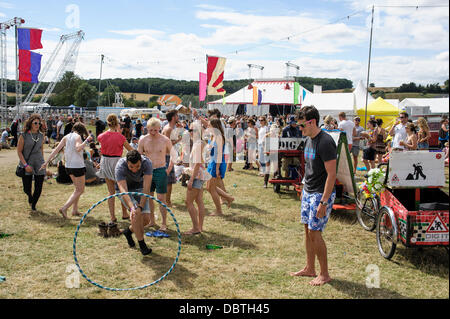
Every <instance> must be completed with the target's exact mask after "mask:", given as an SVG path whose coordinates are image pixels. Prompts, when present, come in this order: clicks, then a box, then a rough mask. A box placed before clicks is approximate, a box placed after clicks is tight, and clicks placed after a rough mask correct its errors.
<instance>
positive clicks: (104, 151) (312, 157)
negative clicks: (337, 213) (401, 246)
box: [2, 107, 448, 285]
mask: <svg viewBox="0 0 450 319" xmlns="http://www.w3.org/2000/svg"><path fill="white" fill-rule="evenodd" d="M320 122H322V123H321V124H320ZM360 123H361V119H360V118H359V117H355V118H354V119H353V120H349V119H347V116H346V114H345V113H344V112H341V113H340V114H339V116H338V120H336V119H334V118H333V117H331V116H329V115H327V116H325V117H324V118H323V119H322V121H320V118H319V112H318V111H317V110H316V109H315V108H314V107H305V108H302V110H301V111H300V112H299V113H297V114H288V115H287V116H282V115H279V116H271V115H267V116H247V115H236V116H224V115H222V114H221V113H220V111H219V110H217V109H214V110H210V111H208V116H200V115H199V114H198V113H197V112H196V111H195V110H192V119H191V120H189V121H187V120H186V121H182V120H180V117H179V114H178V112H177V111H176V110H171V111H169V112H167V114H166V119H165V121H161V120H159V119H158V118H153V117H152V118H146V119H142V120H141V119H138V120H132V119H131V118H130V117H129V116H126V117H125V118H123V119H120V118H119V117H118V116H117V115H116V114H110V115H108V117H107V119H106V123H104V122H103V121H101V120H100V119H98V118H97V119H96V120H95V123H94V125H95V135H94V134H93V133H92V132H91V131H88V129H87V128H86V125H85V124H84V121H83V118H82V117H81V116H79V115H77V114H75V115H74V116H73V117H72V116H71V117H68V118H67V119H64V118H63V117H52V116H48V117H47V118H46V119H44V118H42V117H41V115H39V114H32V115H31V116H29V117H28V118H27V119H26V120H25V121H24V124H23V131H22V133H20V131H21V130H20V127H21V123H20V122H19V121H15V122H14V123H13V125H11V128H8V129H7V130H4V132H2V144H3V143H7V144H8V146H10V147H14V144H15V143H17V154H18V157H19V166H20V167H22V168H23V169H24V170H25V176H24V177H22V182H23V191H24V193H25V194H26V195H27V196H28V202H29V204H30V207H31V209H32V210H36V205H37V203H38V201H39V198H40V195H41V193H42V190H43V184H44V181H45V179H46V178H48V177H49V176H53V175H54V174H53V173H51V172H49V170H48V167H49V166H50V165H52V164H53V165H57V167H58V173H57V174H56V175H57V181H58V182H61V183H70V184H73V192H72V193H71V194H70V196H69V197H68V199H67V200H66V202H65V203H64V205H63V206H62V207H60V208H59V213H60V214H61V216H62V217H63V218H68V212H69V209H71V211H70V213H71V215H72V216H81V213H80V212H79V211H78V207H79V201H80V198H81V196H82V194H83V193H84V191H85V187H86V185H97V184H99V183H106V189H107V193H105V195H107V196H109V197H110V198H109V199H108V209H109V214H110V220H111V221H110V223H109V225H111V227H117V217H116V210H115V197H116V196H117V197H118V198H119V199H120V205H121V209H122V219H123V220H130V222H131V225H130V226H129V227H128V228H126V229H125V230H123V231H122V232H118V234H123V235H124V236H125V237H126V239H127V242H128V245H129V246H130V247H134V246H136V243H135V241H134V239H133V234H134V237H135V238H136V239H137V241H138V244H139V248H140V251H141V253H142V254H143V255H147V254H150V253H151V251H152V250H151V248H149V247H147V245H146V244H145V241H144V227H157V224H156V221H157V218H156V216H155V206H156V205H155V202H154V201H152V200H149V199H148V198H147V197H146V196H137V195H134V194H133V195H131V194H130V193H129V195H128V194H127V195H123V194H122V195H117V194H119V193H128V192H132V193H144V194H147V195H149V196H155V192H156V198H157V199H158V201H159V203H160V204H158V205H159V213H160V215H161V224H160V226H159V230H160V231H162V232H165V231H167V230H168V225H167V210H166V207H171V206H172V202H171V196H172V190H173V185H174V184H175V183H177V182H178V181H180V180H182V181H183V183H182V184H183V185H184V186H186V195H185V203H186V207H187V211H188V213H189V216H190V218H191V221H192V228H191V229H190V230H188V231H186V232H185V233H184V235H196V234H199V233H201V232H203V231H204V218H205V205H204V198H203V190H204V188H205V189H206V190H207V191H208V192H209V194H210V196H211V198H212V201H213V203H214V207H215V211H214V212H213V213H212V214H211V215H212V216H222V215H223V210H222V206H223V205H227V206H228V207H230V206H231V205H232V203H233V201H234V200H235V199H234V197H233V196H232V195H231V194H230V193H229V192H227V190H226V187H225V184H224V182H223V180H224V179H225V177H226V175H227V172H232V171H233V170H234V168H233V166H234V165H238V164H239V163H241V164H242V165H243V166H242V168H243V169H246V170H257V171H258V173H259V175H260V176H261V177H264V183H263V186H264V187H267V183H268V180H269V175H270V174H273V175H274V176H281V175H285V177H287V178H289V167H290V166H292V165H298V164H299V163H297V162H295V160H296V159H295V158H286V159H284V162H282V163H281V164H282V165H278V163H277V160H278V157H275V158H274V157H272V156H271V155H270V152H269V150H270V147H271V146H270V145H269V144H270V139H271V138H280V137H282V138H296V137H297V138H298V137H304V138H306V144H305V145H304V154H305V156H304V158H305V176H304V180H303V182H304V186H303V193H302V208H301V210H302V223H303V224H305V230H306V233H305V234H306V249H307V253H308V258H307V266H306V267H305V268H304V269H303V270H301V271H299V272H296V273H292V275H293V276H314V277H316V274H315V268H314V256H317V257H318V259H319V264H320V267H321V272H320V274H319V276H317V277H316V278H315V279H314V280H313V281H312V282H311V284H313V285H321V284H324V283H326V282H328V281H329V280H330V278H329V275H328V269H327V264H326V246H325V243H324V242H323V239H322V237H321V232H322V231H323V229H324V227H325V225H326V223H327V220H328V217H329V213H330V212H331V207H332V205H333V202H334V198H335V196H336V193H335V190H334V183H335V172H336V145H335V143H334V141H333V140H332V139H330V138H328V137H329V135H328V134H323V132H324V131H326V130H340V131H343V132H345V133H346V137H347V142H348V146H349V152H350V153H351V154H352V155H353V160H354V163H353V164H354V167H355V168H357V165H358V159H359V157H360V153H361V151H362V160H363V162H364V165H365V167H366V169H367V170H370V169H371V168H374V167H375V162H376V161H378V162H382V161H385V160H386V159H388V156H389V153H390V152H391V151H393V150H416V149H428V148H429V138H430V129H429V127H428V124H427V121H426V120H425V119H424V118H419V119H418V120H417V123H416V124H414V123H413V122H412V121H410V120H409V117H408V114H407V113H406V112H401V113H400V114H399V117H398V119H397V121H396V123H395V125H393V126H392V128H390V129H389V130H387V129H384V128H383V121H382V119H376V118H375V117H372V116H371V117H370V119H369V121H368V122H367V127H366V129H364V128H363V127H362V126H361V125H360ZM319 124H320V125H319ZM13 129H14V134H15V135H12V136H9V134H12V131H13ZM5 132H6V133H5ZM16 140H17V142H16ZM439 140H440V142H441V147H442V148H443V149H444V150H446V157H447V162H448V119H447V118H446V117H444V118H443V119H442V121H441V130H440V137H439ZM52 142H53V144H54V145H53V150H52V152H51V154H50V155H49V156H48V158H47V160H45V158H44V144H46V143H48V144H50V145H51V144H52ZM124 152H125V153H126V156H125V157H122V156H123V154H124ZM317 155H318V156H317ZM279 168H281V172H279V171H278V169H279ZM258 173H256V174H258ZM33 181H34V190H33V187H32V186H33V185H32V184H33ZM113 195H114V196H113ZM161 203H162V204H161ZM316 213H317V215H316ZM108 227H109V226H108Z"/></svg>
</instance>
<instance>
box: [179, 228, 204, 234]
mask: <svg viewBox="0 0 450 319" xmlns="http://www.w3.org/2000/svg"><path fill="white" fill-rule="evenodd" d="M200 233H201V231H199V230H196V229H191V230H189V231H187V232H184V233H183V235H197V234H200Z"/></svg>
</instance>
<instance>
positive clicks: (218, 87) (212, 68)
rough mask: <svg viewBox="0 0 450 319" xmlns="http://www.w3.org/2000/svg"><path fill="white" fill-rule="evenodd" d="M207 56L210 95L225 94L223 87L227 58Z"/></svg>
mask: <svg viewBox="0 0 450 319" xmlns="http://www.w3.org/2000/svg"><path fill="white" fill-rule="evenodd" d="M206 57H207V87H208V90H207V92H208V95H225V93H226V92H225V89H224V88H223V79H224V69H225V63H226V61H227V59H226V58H220V57H214V56H206Z"/></svg>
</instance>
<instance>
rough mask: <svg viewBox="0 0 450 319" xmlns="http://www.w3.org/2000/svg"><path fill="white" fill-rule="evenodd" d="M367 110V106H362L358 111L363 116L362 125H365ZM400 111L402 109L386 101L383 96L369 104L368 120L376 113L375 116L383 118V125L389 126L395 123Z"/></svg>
mask: <svg viewBox="0 0 450 319" xmlns="http://www.w3.org/2000/svg"><path fill="white" fill-rule="evenodd" d="M365 112H366V108H365V107H362V108H360V109H358V110H357V111H356V113H357V114H358V116H359V117H360V118H361V124H360V125H361V126H362V127H365ZM399 113H400V109H399V108H398V107H395V106H394V105H392V104H391V103H389V102H386V101H385V100H384V99H383V98H381V97H379V98H377V99H376V100H375V101H373V102H372V103H370V104H369V105H367V121H369V119H370V116H371V115H375V118H377V119H378V118H381V119H382V120H383V125H382V127H384V128H388V127H392V125H394V123H395V120H396V119H397V117H398V115H399Z"/></svg>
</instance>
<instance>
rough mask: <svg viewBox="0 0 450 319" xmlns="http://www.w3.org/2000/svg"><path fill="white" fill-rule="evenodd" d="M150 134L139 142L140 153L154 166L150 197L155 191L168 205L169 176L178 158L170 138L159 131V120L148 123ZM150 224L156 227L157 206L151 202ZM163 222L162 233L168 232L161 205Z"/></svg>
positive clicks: (159, 198) (153, 119) (165, 211)
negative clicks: (168, 160) (167, 164)
mask: <svg viewBox="0 0 450 319" xmlns="http://www.w3.org/2000/svg"><path fill="white" fill-rule="evenodd" d="M147 129H148V134H147V135H145V136H144V137H142V138H141V139H140V140H139V144H138V151H139V153H141V154H142V155H145V156H147V157H148V158H149V159H150V160H151V162H152V165H153V179H152V185H151V189H150V195H152V196H153V194H154V192H155V190H156V194H157V198H158V200H160V201H161V202H162V203H164V204H166V194H167V176H168V175H169V172H170V171H171V170H172V168H173V163H174V159H175V158H176V151H175V149H174V148H173V147H172V142H171V141H170V139H169V138H167V137H166V136H164V135H162V134H161V133H160V132H159V131H160V129H161V122H160V120H159V119H157V118H154V117H152V118H151V119H150V120H149V121H148V122H147ZM167 155H170V164H169V167H167V166H166V156H167ZM150 210H151V214H150V224H149V226H155V225H156V223H155V215H154V211H155V206H154V203H153V201H151V202H150ZM159 211H160V212H161V216H162V222H161V228H160V230H161V231H166V230H167V210H166V209H165V208H164V207H163V206H162V205H160V206H159Z"/></svg>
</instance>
